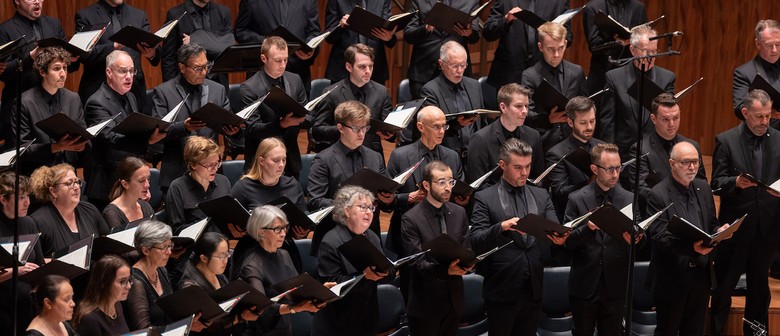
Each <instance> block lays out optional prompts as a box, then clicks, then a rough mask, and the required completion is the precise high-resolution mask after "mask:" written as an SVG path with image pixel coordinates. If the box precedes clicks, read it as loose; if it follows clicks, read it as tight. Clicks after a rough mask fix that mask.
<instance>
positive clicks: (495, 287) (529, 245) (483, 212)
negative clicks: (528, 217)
mask: <svg viewBox="0 0 780 336" xmlns="http://www.w3.org/2000/svg"><path fill="white" fill-rule="evenodd" d="M501 185H502V184H501V183H498V184H494V185H492V186H490V187H489V188H487V189H484V190H481V191H478V192H477V193H476V194H475V196H474V210H473V212H472V213H471V232H470V233H469V242H470V243H471V248H472V249H473V250H474V253H476V254H481V253H485V252H487V251H489V250H491V249H493V248H494V247H496V246H501V245H503V244H506V243H507V242H509V241H513V242H514V243H513V244H510V245H508V246H506V247H504V248H502V249H501V250H499V251H498V252H496V253H493V254H491V255H490V256H489V257H487V258H485V259H484V260H483V261H482V262H480V263H478V264H477V272H478V273H479V274H481V275H483V276H484V277H485V283H484V285H483V287H482V297H484V298H485V300H486V301H489V302H505V303H509V302H511V303H516V302H518V301H519V300H521V299H522V298H523V297H525V295H523V291H524V288H526V286H525V285H527V284H526V283H525V281H526V280H528V281H530V282H531V284H530V286H528V287H530V289H531V293H525V294H530V296H531V297H532V299H533V301H534V302H539V301H541V299H542V284H543V283H544V281H543V277H544V269H543V268H544V260H545V259H547V258H549V256H550V248H551V245H552V243H551V242H550V241H548V240H547V239H544V240H539V239H536V238H534V237H533V236H530V235H529V236H528V242H525V243H524V242H523V239H522V238H521V236H520V234H519V233H516V232H512V233H510V232H502V231H501V222H502V221H504V220H507V219H510V218H512V217H514V210H510V207H512V206H513V205H512V204H511V203H512V201H510V200H508V199H506V198H505V197H502V196H500V195H499V194H500V193H501V192H500V191H499V186H501ZM525 188H526V193H528V192H530V195H532V196H533V198H534V201H535V203H534V206H535V207H536V209H538V211H537V214H538V215H540V216H542V217H545V218H547V219H549V220H551V221H555V222H557V218H556V217H555V209H554V208H553V204H552V201H551V200H550V196H549V194H548V193H547V191H546V190H544V189H542V188H537V187H534V186H530V185H526V186H525ZM502 199H503V201H502ZM526 274H527V276H526Z"/></svg>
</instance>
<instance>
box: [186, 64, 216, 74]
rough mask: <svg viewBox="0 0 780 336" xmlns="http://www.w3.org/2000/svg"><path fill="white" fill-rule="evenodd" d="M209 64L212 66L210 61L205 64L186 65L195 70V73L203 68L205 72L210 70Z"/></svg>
mask: <svg viewBox="0 0 780 336" xmlns="http://www.w3.org/2000/svg"><path fill="white" fill-rule="evenodd" d="M211 66H212V65H211V63H209V64H206V65H199V66H187V67H188V68H190V69H192V71H195V72H196V73H201V72H203V70H206V72H207V73H208V72H209V71H211Z"/></svg>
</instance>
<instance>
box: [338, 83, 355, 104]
mask: <svg viewBox="0 0 780 336" xmlns="http://www.w3.org/2000/svg"><path fill="white" fill-rule="evenodd" d="M339 90H340V91H341V98H342V101H350V100H355V95H353V94H352V87H351V86H350V85H349V77H348V78H345V79H344V82H342V85H341V87H340V88H339Z"/></svg>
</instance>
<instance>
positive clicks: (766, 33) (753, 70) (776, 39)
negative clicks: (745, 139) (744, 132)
mask: <svg viewBox="0 0 780 336" xmlns="http://www.w3.org/2000/svg"><path fill="white" fill-rule="evenodd" d="M755 32H756V37H755V40H753V43H754V44H755V46H756V49H757V50H758V55H756V56H755V57H753V59H751V60H750V61H748V62H747V63H745V64H742V65H740V66H739V67H737V68H736V69H734V80H733V85H732V99H733V101H734V115H735V116H736V117H737V118H738V119H740V120H745V117H743V116H742V107H744V105H745V104H744V99H745V95H747V93H748V89H749V88H750V83H752V82H753V80H754V79H755V78H756V76H757V75H761V77H764V79H766V81H767V82H769V84H771V85H772V87H774V88H775V90H778V91H780V62H778V60H780V22H777V21H776V20H772V19H768V20H759V21H758V23H757V24H756V29H755ZM772 112H773V114H775V118H777V117H778V116H777V114H778V111H777V110H776V109H772Z"/></svg>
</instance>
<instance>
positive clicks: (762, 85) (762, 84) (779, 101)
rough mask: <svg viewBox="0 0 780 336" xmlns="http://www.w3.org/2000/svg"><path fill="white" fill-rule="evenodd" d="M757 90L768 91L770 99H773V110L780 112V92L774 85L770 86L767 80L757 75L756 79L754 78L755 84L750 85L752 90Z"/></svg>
mask: <svg viewBox="0 0 780 336" xmlns="http://www.w3.org/2000/svg"><path fill="white" fill-rule="evenodd" d="M756 89H761V90H764V91H766V93H767V94H768V95H769V98H772V108H774V109H776V110H780V92H778V91H777V89H775V87H774V86H772V84H769V82H767V81H766V78H764V77H763V76H761V75H760V74H756V77H755V78H753V82H751V83H750V90H756Z"/></svg>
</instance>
